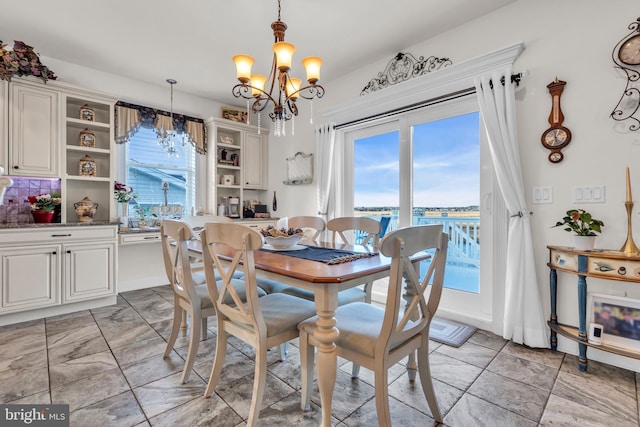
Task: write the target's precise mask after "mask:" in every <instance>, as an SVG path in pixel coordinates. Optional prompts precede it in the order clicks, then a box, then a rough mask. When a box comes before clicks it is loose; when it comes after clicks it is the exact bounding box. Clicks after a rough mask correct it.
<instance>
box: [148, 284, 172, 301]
mask: <svg viewBox="0 0 640 427" xmlns="http://www.w3.org/2000/svg"><path fill="white" fill-rule="evenodd" d="M152 290H153V291H154V292H155V293H157V294H158V295H160V296H161V297H162V298H163V299H165V300H166V301H168V302H170V303H171V304H173V287H172V286H171V285H164V286H156V287H155V288H152Z"/></svg>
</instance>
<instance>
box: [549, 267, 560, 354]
mask: <svg viewBox="0 0 640 427" xmlns="http://www.w3.org/2000/svg"><path fill="white" fill-rule="evenodd" d="M549 293H550V294H551V318H550V319H549V320H550V322H551V325H552V326H556V325H557V324H558V314H557V313H556V306H557V301H558V272H557V271H556V269H555V268H552V269H551V270H550V272H549ZM549 339H550V344H551V350H553V351H556V350H557V349H558V334H557V333H556V331H554V330H553V328H551V337H550V338H549Z"/></svg>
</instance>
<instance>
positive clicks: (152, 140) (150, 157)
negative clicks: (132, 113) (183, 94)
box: [123, 127, 196, 213]
mask: <svg viewBox="0 0 640 427" xmlns="http://www.w3.org/2000/svg"><path fill="white" fill-rule="evenodd" d="M157 140H158V136H157V135H156V133H155V131H154V130H153V129H147V128H143V127H141V128H140V129H139V130H138V131H136V133H135V134H134V135H133V136H132V137H131V140H130V142H129V143H128V144H123V145H124V149H125V151H126V154H125V158H126V165H125V175H126V183H127V185H130V186H132V187H133V188H134V190H135V192H136V193H137V194H138V198H137V202H138V204H139V205H140V206H141V207H142V208H146V209H149V210H150V211H153V207H159V206H164V205H165V204H167V205H168V206H170V207H173V208H175V207H176V206H181V207H182V209H183V212H185V213H186V212H191V210H192V208H193V207H194V206H195V156H196V153H195V150H194V148H193V147H192V146H191V145H190V144H187V145H186V146H185V147H179V148H178V156H177V157H171V158H170V157H169V156H167V153H166V152H165V151H164V150H163V149H162V147H161V146H160V145H158V143H157ZM164 182H166V183H167V184H168V191H167V194H166V199H165V193H164V191H163V183H164ZM158 210H159V211H160V209H158Z"/></svg>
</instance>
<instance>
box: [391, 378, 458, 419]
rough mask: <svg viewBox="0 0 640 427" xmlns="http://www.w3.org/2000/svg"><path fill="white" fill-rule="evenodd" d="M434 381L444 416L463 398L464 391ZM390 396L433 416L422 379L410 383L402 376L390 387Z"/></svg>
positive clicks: (439, 406)
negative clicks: (423, 388)
mask: <svg viewBox="0 0 640 427" xmlns="http://www.w3.org/2000/svg"><path fill="white" fill-rule="evenodd" d="M432 381H433V388H434V390H435V393H436V399H437V400H438V408H440V413H441V414H442V416H444V415H445V414H446V413H448V412H449V411H450V410H451V408H453V405H455V404H456V402H457V401H458V400H459V399H460V398H461V397H462V395H463V394H464V391H462V390H460V389H458V388H455V387H453V386H450V385H449V384H445V383H443V382H442V381H438V380H436V379H433V380H432ZM389 396H390V397H393V398H395V399H398V400H400V401H401V402H403V403H404V404H406V405H409V406H411V407H412V408H414V409H417V410H418V411H420V412H423V413H425V414H427V415H429V416H431V409H429V405H428V404H427V398H426V397H425V395H424V391H423V390H422V384H421V382H420V378H416V381H414V382H410V381H409V378H408V377H407V376H406V375H403V376H401V377H400V378H398V379H397V380H396V381H394V382H393V383H391V384H390V385H389Z"/></svg>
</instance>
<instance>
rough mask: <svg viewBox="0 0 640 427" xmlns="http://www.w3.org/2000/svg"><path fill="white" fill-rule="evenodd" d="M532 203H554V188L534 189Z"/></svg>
mask: <svg viewBox="0 0 640 427" xmlns="http://www.w3.org/2000/svg"><path fill="white" fill-rule="evenodd" d="M531 203H533V204H541V203H553V187H533V189H532V191H531Z"/></svg>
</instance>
